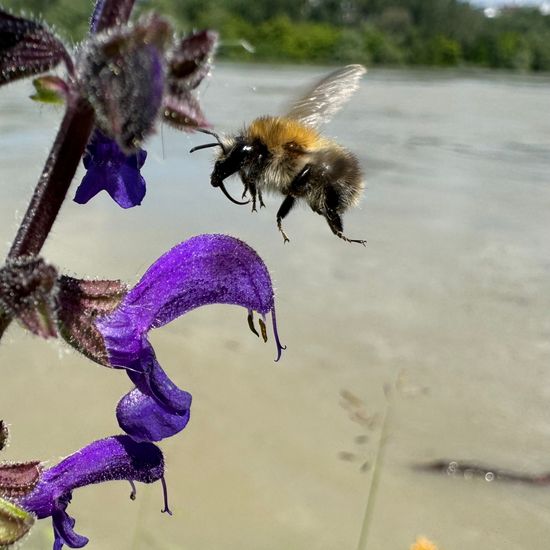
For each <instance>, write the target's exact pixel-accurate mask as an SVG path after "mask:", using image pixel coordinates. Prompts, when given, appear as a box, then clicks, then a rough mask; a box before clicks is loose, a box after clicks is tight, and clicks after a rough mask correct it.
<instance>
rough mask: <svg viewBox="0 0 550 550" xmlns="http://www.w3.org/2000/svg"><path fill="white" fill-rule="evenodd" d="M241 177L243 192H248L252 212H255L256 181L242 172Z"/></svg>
mask: <svg viewBox="0 0 550 550" xmlns="http://www.w3.org/2000/svg"><path fill="white" fill-rule="evenodd" d="M241 179H242V181H243V184H244V188H245V192H248V193H250V198H251V199H252V212H257V211H258V210H257V209H256V197H257V196H258V188H257V187H256V182H255V181H254V180H253V179H251V178H249V177H246V176H245V175H243V174H241Z"/></svg>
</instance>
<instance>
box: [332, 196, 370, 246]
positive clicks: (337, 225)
mask: <svg viewBox="0 0 550 550" xmlns="http://www.w3.org/2000/svg"><path fill="white" fill-rule="evenodd" d="M338 202H339V198H338V195H337V194H336V193H335V192H333V191H332V190H331V189H330V188H329V189H327V192H326V205H325V210H324V211H323V212H321V214H322V215H323V216H324V217H325V219H326V220H327V222H328V225H329V227H330V229H331V230H332V232H333V233H334V234H335V235H336V236H337V237H339V238H340V239H342V240H344V241H346V242H348V243H359V244H362V245H363V246H366V245H367V241H364V240H362V239H348V237H346V236H345V235H344V226H343V224H342V217H341V216H340V214H338V212H337V210H336V209H337V208H338Z"/></svg>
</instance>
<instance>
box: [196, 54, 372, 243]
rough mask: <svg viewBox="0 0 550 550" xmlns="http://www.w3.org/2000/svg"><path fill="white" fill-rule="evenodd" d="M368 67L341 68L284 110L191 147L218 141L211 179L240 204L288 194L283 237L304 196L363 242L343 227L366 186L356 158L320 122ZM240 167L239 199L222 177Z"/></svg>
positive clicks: (280, 215) (338, 231)
mask: <svg viewBox="0 0 550 550" xmlns="http://www.w3.org/2000/svg"><path fill="white" fill-rule="evenodd" d="M365 72H366V69H365V68H364V67H363V66H361V65H348V66H346V67H343V68H340V69H338V70H336V71H334V72H332V73H330V74H329V75H328V76H326V77H325V78H323V79H322V80H321V81H320V82H318V83H317V84H315V85H314V86H313V87H312V88H311V89H310V90H309V91H308V92H307V93H306V94H305V95H304V96H303V97H301V98H300V99H299V100H298V101H296V102H294V103H293V104H292V106H291V107H290V109H289V110H288V112H287V113H286V115H284V116H262V117H259V118H257V119H255V120H254V121H252V123H251V124H250V125H248V126H247V127H245V128H244V129H243V130H242V131H241V132H240V133H238V134H236V135H232V136H221V137H220V136H218V135H217V134H215V133H214V132H211V131H209V130H204V129H201V130H200V131H202V132H204V133H207V134H210V135H212V136H214V137H215V138H216V142H215V143H207V144H204V145H199V146H197V147H194V148H193V149H191V152H194V151H197V150H199V149H205V148H208V147H219V148H220V152H219V154H218V156H217V159H216V162H215V165H214V170H213V171H212V174H211V179H210V182H211V184H212V185H213V186H214V187H219V188H220V190H221V191H222V192H223V193H224V194H225V196H226V197H227V198H228V199H229V200H230V201H231V202H234V203H236V204H241V205H242V204H249V203H250V202H252V210H253V211H256V204H257V202H259V205H260V207H263V206H265V204H264V202H263V197H262V193H263V192H271V193H277V194H281V195H283V196H284V200H283V202H282V204H281V206H280V208H279V210H278V212H277V227H278V229H279V231H280V232H281V234H282V236H283V239H284V242H285V243H286V242H288V241H289V238H288V237H287V235H286V233H285V232H284V230H283V227H282V221H283V219H284V218H285V217H286V216H287V214H288V213H289V212H290V210H291V209H292V207H293V206H294V205H295V204H296V201H298V200H303V201H305V202H306V203H307V204H308V205H309V206H310V208H311V209H312V210H313V211H314V212H316V213H317V214H320V215H321V216H323V217H324V218H325V219H326V220H327V223H328V225H329V227H330V229H331V230H332V232H333V233H334V234H335V235H336V236H337V237H339V238H341V239H343V240H344V241H347V242H350V243H360V244H363V245H365V243H366V241H364V240H361V239H349V238H348V237H346V236H345V235H344V233H343V230H344V229H343V224H342V214H343V213H344V212H345V211H346V210H347V209H348V208H350V207H351V206H355V205H356V204H357V203H358V201H359V199H360V197H361V193H362V191H363V188H364V183H363V176H362V173H361V169H360V167H359V163H358V161H357V158H356V157H355V156H354V155H353V154H352V153H351V152H349V151H348V150H347V149H345V148H344V147H342V146H340V145H339V144H338V143H336V142H334V141H332V140H330V139H327V138H325V137H324V136H322V135H321V134H320V133H319V131H318V127H319V126H320V125H321V124H322V123H325V122H327V121H328V120H330V119H331V118H332V116H333V115H334V114H335V113H336V112H337V111H339V110H340V109H341V107H342V106H343V105H344V104H345V103H346V102H347V101H348V99H349V98H350V97H351V95H352V94H353V93H354V92H355V90H356V89H357V88H358V86H359V80H360V78H361V77H362V76H363V75H364V74H365ZM235 173H238V174H239V176H240V178H241V180H242V183H243V185H244V191H243V194H242V198H243V199H244V198H245V197H246V196H247V194H248V195H249V196H250V199H251V200H248V201H245V202H241V201H237V200H235V199H234V198H233V197H232V196H231V195H230V194H229V193H228V192H227V190H226V188H225V186H224V180H225V179H226V178H228V177H229V176H231V175H233V174H235Z"/></svg>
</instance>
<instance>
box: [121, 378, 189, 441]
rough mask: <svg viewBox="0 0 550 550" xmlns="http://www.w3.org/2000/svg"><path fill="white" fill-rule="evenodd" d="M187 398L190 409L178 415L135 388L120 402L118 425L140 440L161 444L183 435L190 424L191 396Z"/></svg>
mask: <svg viewBox="0 0 550 550" xmlns="http://www.w3.org/2000/svg"><path fill="white" fill-rule="evenodd" d="M183 393H186V392H183ZM187 396H188V399H187V409H186V410H184V412H182V413H181V414H177V413H171V412H169V411H168V410H166V408H165V407H164V406H162V405H160V404H159V403H158V402H157V400H156V399H155V398H153V397H151V396H150V395H146V394H145V393H142V392H141V390H139V389H138V388H134V389H133V390H132V391H131V392H129V393H127V394H126V395H125V396H124V397H123V398H122V399H121V400H120V401H119V403H118V406H117V409H116V416H117V420H118V424H119V426H120V427H121V428H122V429H123V430H124V431H125V432H126V433H127V434H128V435H131V436H132V437H133V438H134V439H135V440H137V441H160V440H161V439H164V438H166V437H171V436H173V435H175V434H177V433H178V432H181V430H183V429H184V428H185V426H187V423H188V422H189V414H190V406H191V395H190V394H187ZM182 404H183V403H182Z"/></svg>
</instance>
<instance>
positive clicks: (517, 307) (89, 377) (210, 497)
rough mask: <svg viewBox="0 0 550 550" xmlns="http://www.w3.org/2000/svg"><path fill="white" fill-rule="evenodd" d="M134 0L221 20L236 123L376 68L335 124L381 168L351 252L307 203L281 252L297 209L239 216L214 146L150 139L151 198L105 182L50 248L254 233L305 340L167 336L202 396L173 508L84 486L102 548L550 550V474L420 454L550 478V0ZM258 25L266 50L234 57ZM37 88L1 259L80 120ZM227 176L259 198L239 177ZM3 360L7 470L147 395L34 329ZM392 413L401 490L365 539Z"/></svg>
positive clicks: (357, 217)
mask: <svg viewBox="0 0 550 550" xmlns="http://www.w3.org/2000/svg"><path fill="white" fill-rule="evenodd" d="M6 4H7V5H10V6H13V7H17V8H18V7H25V8H27V9H29V10H32V11H34V12H37V13H43V14H44V17H45V18H47V19H48V20H51V21H53V22H55V23H56V25H57V26H58V29H59V32H60V33H62V34H65V35H66V36H69V35H70V36H71V37H73V38H74V39H77V38H78V37H79V36H83V34H84V33H85V30H86V25H87V21H88V17H89V11H90V8H91V3H90V2H77V1H75V0H70V1H69V0H59V1H53V0H52V1H49V2H17V3H15V2H11V3H6V2H4V5H6ZM16 4H17V5H16ZM140 6H141V7H142V8H143V9H149V8H157V7H158V8H159V9H161V10H163V11H164V10H166V11H168V12H169V13H171V14H172V16H173V17H174V19H175V20H177V21H178V27H179V28H181V29H182V30H184V31H185V30H189V29H191V28H195V27H197V28H198V27H203V26H207V27H212V28H218V29H220V30H221V39H222V46H221V47H220V51H219V58H218V61H217V62H216V64H215V66H214V69H213V71H212V74H211V76H210V77H209V78H208V79H207V81H206V82H204V83H203V84H202V86H201V89H200V100H201V103H202V105H203V108H204V111H205V113H206V115H207V117H208V118H209V120H211V122H212V124H213V125H214V127H215V128H216V130H217V131H220V132H231V131H235V130H236V129H239V128H241V127H242V125H243V124H245V123H247V122H249V121H250V120H251V119H253V118H254V117H255V116H258V115H262V114H268V113H271V114H274V113H277V112H282V110H283V109H284V106H285V105H286V104H288V102H289V101H290V100H291V99H292V98H293V97H295V96H296V95H297V94H299V93H300V92H301V91H302V90H303V89H304V87H307V86H308V85H310V84H311V83H312V82H315V81H316V80H317V79H319V78H321V77H322V76H323V75H325V74H327V73H328V72H329V71H330V70H332V66H333V65H334V64H341V63H344V62H348V61H349V62H363V63H367V64H368V65H369V73H368V74H367V75H366V76H365V78H364V79H363V81H362V83H361V87H360V89H359V91H358V92H357V93H356V94H355V95H354V97H353V98H352V100H351V101H350V102H349V104H348V105H347V106H346V107H345V108H344V109H343V111H342V112H341V113H339V114H338V115H337V116H336V117H335V119H334V120H333V121H332V122H331V123H330V124H328V125H327V127H326V134H327V135H328V136H330V137H333V138H334V139H337V140H338V141H339V142H340V143H342V144H343V145H344V146H346V147H348V148H349V149H350V150H352V151H353V152H354V153H355V154H356V155H357V156H358V158H359V161H360V163H361V166H362V167H363V169H364V171H365V177H366V183H367V188H366V191H365V198H364V200H363V203H362V205H361V206H360V207H359V208H358V209H356V210H355V211H353V212H350V213H349V215H347V216H346V217H345V220H344V221H345V225H346V232H347V233H348V234H349V236H350V237H355V238H366V239H367V240H368V245H367V248H366V249H363V247H360V246H355V245H348V244H346V243H344V242H342V241H340V240H339V239H337V238H335V237H334V236H333V235H332V234H331V232H330V230H329V229H328V227H327V226H326V224H325V223H324V221H323V220H322V219H321V218H320V217H319V216H316V215H314V214H313V213H311V212H310V211H308V210H307V209H306V208H301V209H296V211H293V212H292V213H291V214H290V215H289V216H288V221H287V222H286V225H285V229H286V230H287V232H288V234H289V236H290V238H291V242H290V243H288V244H286V245H284V244H283V241H282V238H281V236H280V234H279V233H278V231H277V228H276V223H275V213H276V210H277V208H278V206H279V203H280V197H267V200H266V203H267V208H266V209H262V211H260V212H258V213H256V214H251V213H250V211H249V210H248V208H247V207H238V206H236V205H234V204H230V203H229V202H228V201H227V200H226V199H225V198H224V197H223V196H222V195H221V193H219V191H217V190H215V189H213V188H212V187H211V186H210V184H209V175H210V172H211V169H212V154H211V153H210V152H209V151H202V152H197V153H194V154H193V155H189V154H188V151H189V149H190V148H191V147H193V146H195V145H198V144H201V143H205V142H207V141H208V138H207V137H206V136H203V135H191V134H181V133H177V132H175V131H173V130H172V129H170V128H167V127H165V126H161V127H160V128H159V131H158V133H157V135H156V136H154V137H153V138H152V139H151V140H150V141H149V142H148V143H147V150H148V153H149V156H148V159H147V163H146V165H145V167H144V170H143V173H144V176H145V178H146V180H147V184H148V187H147V196H146V198H145V200H144V202H143V205H142V206H140V207H139V208H133V209H131V210H127V211H122V210H121V209H119V208H118V207H117V206H116V205H115V204H114V203H113V202H112V201H111V200H110V199H109V198H108V197H107V195H105V194H101V195H99V196H97V197H96V198H95V199H93V200H92V201H91V202H90V203H89V204H88V205H86V206H80V205H77V204H75V203H73V202H71V201H70V200H68V201H67V202H66V204H65V205H64V207H63V209H62V211H61V213H60V217H59V219H58V221H57V222H56V225H55V226H54V229H53V232H52V233H51V235H50V238H49V240H48V241H47V244H46V246H45V248H44V251H43V253H44V256H45V257H46V258H47V259H48V260H49V261H51V262H52V263H54V264H55V265H57V266H59V268H60V270H61V271H63V272H65V273H68V274H71V275H74V276H80V277H85V276H86V277H101V278H122V279H124V280H126V281H128V282H129V283H133V282H136V281H137V280H138V279H139V277H140V276H141V274H142V273H143V272H144V271H145V269H146V268H147V267H148V266H149V265H150V264H151V263H152V262H153V261H154V260H155V259H156V258H157V257H159V256H160V255H161V254H162V253H163V252H164V251H166V250H167V249H168V248H170V247H171V246H173V245H175V244H176V243H178V242H180V241H182V240H184V239H186V238H188V237H190V236H192V235H194V234H199V233H204V232H222V233H229V234H233V235H235V236H238V237H239V238H241V239H243V240H245V241H246V242H248V243H249V244H250V245H252V246H253V247H254V248H255V249H256V250H257V251H258V252H259V254H260V255H261V256H262V257H263V259H264V260H265V262H266V263H267V265H268V267H269V268H270V271H271V273H272V275H273V279H274V281H275V285H276V289H277V308H278V319H279V329H280V334H281V338H282V340H283V343H284V344H286V345H287V346H288V349H287V350H286V352H285V353H284V356H283V358H282V360H281V361H280V362H279V363H278V364H274V363H273V359H274V357H275V346H274V344H273V341H272V340H270V341H269V342H268V343H267V344H266V345H264V344H263V343H262V342H261V341H259V340H258V339H257V338H255V337H254V336H253V335H252V334H251V333H250V332H249V330H248V327H247V325H246V314H245V312H244V311H242V310H240V309H239V308H233V307H229V306H216V307H214V306H213V307H207V308H202V309H200V310H197V311H193V312H191V313H189V314H188V315H186V316H185V317H183V318H181V319H179V320H177V321H175V322H173V323H171V324H170V325H168V326H166V327H164V328H162V329H159V330H157V331H153V332H152V334H151V339H152V342H153V345H154V347H155V350H156V352H157V356H158V358H159V361H160V362H161V364H162V365H163V366H164V368H165V369H166V370H167V372H168V373H169V374H170V376H171V377H172V378H173V379H174V380H175V381H176V382H177V383H178V385H179V386H180V387H182V388H184V389H186V390H187V391H190V392H191V393H192V394H193V398H194V401H193V408H192V419H191V422H190V423H189V425H188V427H187V428H186V429H185V431H184V432H182V434H180V435H178V436H177V437H174V438H171V439H170V440H168V441H165V442H163V443H162V445H161V446H162V448H163V451H164V452H165V454H166V458H167V481H168V486H169V490H170V501H171V506H172V509H173V511H174V516H173V517H167V516H166V515H163V514H160V509H161V507H162V502H161V489H160V487H159V486H158V484H157V485H153V486H139V487H138V499H137V501H135V502H132V501H130V500H129V498H128V496H129V487H128V485H127V484H125V483H122V482H116V483H110V484H105V485H99V486H95V487H87V488H85V489H81V490H78V491H76V492H75V494H74V498H73V503H72V504H71V508H70V512H71V514H72V515H74V516H75V517H76V518H77V530H78V532H80V533H82V534H85V535H86V536H89V537H90V539H91V540H90V543H89V546H88V548H90V550H93V549H128V550H130V549H132V550H134V549H139V550H141V549H146V548H147V549H149V548H153V549H157V548H158V549H191V548H193V549H200V550H214V549H216V550H218V549H224V550H281V549H285V550H287V549H288V550H302V549H308V550H356V549H357V550H365V549H366V550H378V549H380V548H384V549H389V550H394V549H395V550H401V549H404V550H407V549H408V548H409V546H410V544H411V543H412V542H413V541H414V539H415V538H416V536H417V535H421V534H423V535H426V536H428V537H429V538H431V539H433V540H434V541H435V542H437V543H438V546H439V548H440V550H463V549H464V548H472V549H487V548H494V549H498V550H525V549H526V548H528V549H529V550H547V548H548V540H549V538H550V506H549V503H550V489H549V488H548V487H546V486H543V485H541V486H534V485H529V484H522V483H515V484H514V483H504V482H488V481H486V480H484V479H478V478H476V477H475V476H474V477H473V478H472V479H464V478H463V477H448V476H444V475H440V474H439V475H437V474H428V473H425V472H420V471H418V470H416V469H415V466H416V465H418V464H425V463H427V462H430V461H433V460H437V459H447V460H452V459H457V460H467V461H471V462H478V463H482V464H488V465H490V466H491V467H495V468H504V469H510V470H513V471H516V472H519V473H521V474H524V475H535V474H540V473H543V472H547V471H549V470H550V458H549V457H550V370H549V365H550V240H549V239H548V235H550V216H549V212H550V118H549V116H548V113H549V112H550V94H549V88H550V76H549V75H548V74H546V73H544V72H540V71H543V70H544V69H547V68H548V65H547V64H548V63H549V61H548V60H549V54H548V53H545V52H548V48H550V40H549V38H548V33H549V29H550V18H549V17H548V16H546V15H545V13H546V11H545V7H544V5H542V4H541V5H540V6H539V5H530V6H520V5H513V6H510V5H509V6H508V7H506V6H502V5H498V4H496V3H491V4H483V5H481V4H480V5H472V4H467V3H459V2H453V1H450V0H441V1H436V0H431V1H425V2H423V1H413V0H409V1H406V0H403V1H401V2H389V1H386V2H381V1H378V2H377V1H364V2H360V1H355V2H353V1H348V2H333V1H330V2H329V1H322V0H319V1H317V2H300V1H297V0H295V1H293V2H288V3H287V2H284V1H276V0H272V1H270V2H247V3H244V2H239V1H238V0H227V1H219V2H208V1H202V2H194V1H191V0H190V1H185V2H183V1H177V2H176V1H174V2H170V1H168V0H164V1H159V2H148V3H145V2H143V3H141V4H140ZM487 10H489V11H487ZM491 10H492V11H491ZM243 40H244V41H245V45H246V46H247V47H248V46H249V45H250V46H251V47H249V48H248V49H249V50H252V49H253V50H254V53H252V52H251V51H247V50H246V49H245V48H243V47H242V46H239V45H237V44H239V43H241V42H242V41H243ZM249 61H254V63H249ZM282 61H285V62H286V63H285V64H282ZM298 62H299V63H298ZM324 64H331V66H328V65H326V66H325V65H324ZM384 65H392V67H384ZM408 65H418V66H417V67H409V66H408ZM446 65H447V67H443V68H442V66H446ZM449 65H452V66H451V67H448V66H449ZM491 67H495V68H497V67H498V68H506V70H492V69H491ZM535 71H539V73H538V74H534V72H535ZM32 92H33V88H32V86H31V83H30V82H20V83H18V84H14V85H10V86H8V87H5V88H3V89H2V90H0V176H1V185H0V235H1V243H2V245H1V250H0V253H1V254H4V255H5V254H6V253H7V251H8V248H9V245H10V242H11V239H12V238H13V236H14V235H15V232H16V230H17V226H18V223H19V221H20V220H21V218H22V214H23V212H24V211H25V209H26V207H27V204H28V200H29V198H30V196H31V193H32V189H33V187H34V185H35V182H36V180H37V177H38V175H39V173H40V170H41V168H42V166H43V162H44V159H45V158H46V155H47V152H48V149H49V146H50V144H51V142H52V139H53V137H54V135H55V132H56V129H57V125H58V123H59V121H60V119H61V117H62V109H60V108H53V107H48V106H41V105H37V104H35V103H33V102H31V101H30V100H28V96H29V95H30V94H31V93H32ZM82 175H83V171H82V168H81V169H80V170H79V172H78V174H77V177H76V181H75V182H74V186H73V188H71V190H70V196H72V195H73V194H74V190H75V189H76V185H77V184H78V182H79V181H80V179H81V177H82ZM228 188H229V190H230V191H231V192H232V194H233V195H235V196H237V194H238V190H239V189H240V184H239V183H238V181H237V180H236V179H234V180H232V181H230V182H229V183H228ZM0 369H1V379H0V417H2V418H4V419H5V420H6V421H8V422H9V423H10V425H11V435H12V437H11V445H10V447H9V448H8V449H7V450H5V451H4V452H3V453H2V456H1V457H0V458H2V459H5V460H28V459H32V458H40V459H44V460H49V461H50V463H54V462H56V461H58V460H59V458H60V457H62V456H66V455H67V454H69V453H71V452H73V451H74V450H76V449H78V448H80V447H82V446H84V445H86V444H88V443H89V442H90V441H92V440H95V439H98V438H101V437H105V436H108V435H111V434H114V433H118V432H119V431H120V429H119V428H118V426H117V424H116V419H115V416H114V408H115V405H116V403H117V401H118V399H119V398H120V396H121V395H123V394H124V393H126V392H127V391H128V389H129V388H130V384H129V382H128V380H127V378H126V377H125V376H124V375H122V373H119V372H113V371H110V370H107V369H104V368H101V367H98V366H96V365H94V364H92V363H90V362H89V361H87V360H85V359H84V358H83V357H81V356H79V355H78V354H76V353H74V352H72V351H70V350H68V349H67V347H66V346H64V345H63V344H62V343H61V342H58V341H53V342H45V341H41V340H38V339H36V338H34V337H32V336H30V335H29V334H27V333H25V332H24V331H23V330H22V329H21V328H20V327H18V326H17V325H16V324H15V323H14V324H13V325H12V326H11V327H10V329H9V331H8V332H7V334H6V335H5V337H4V339H3V341H2V345H1V346H0ZM388 388H392V390H391V391H390V392H389V397H388ZM384 418H386V419H387V422H386V436H385V438H384V440H383V441H384V443H383V449H384V456H383V461H382V463H381V464H380V466H381V467H380V471H379V476H378V480H379V487H378V491H377V493H376V495H375V496H374V508H373V515H372V522H371V524H370V526H369V533H368V535H369V536H368V541H367V542H368V544H367V546H362V547H360V548H359V547H358V541H359V533H360V531H361V528H362V525H363V522H364V516H365V505H366V502H367V499H368V495H369V491H370V489H371V487H372V485H371V483H372V480H373V465H374V463H375V462H376V457H377V455H378V452H379V450H380V448H381V445H382V444H381V430H382V424H383V419H384ZM378 456H379V455H378ZM50 541H51V528H50V525H49V522H48V521H45V522H40V524H39V525H38V527H37V528H36V529H35V530H33V532H32V533H31V536H30V538H29V539H28V541H27V546H26V547H27V548H30V549H42V548H48V547H49V545H50V544H51V542H50Z"/></svg>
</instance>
